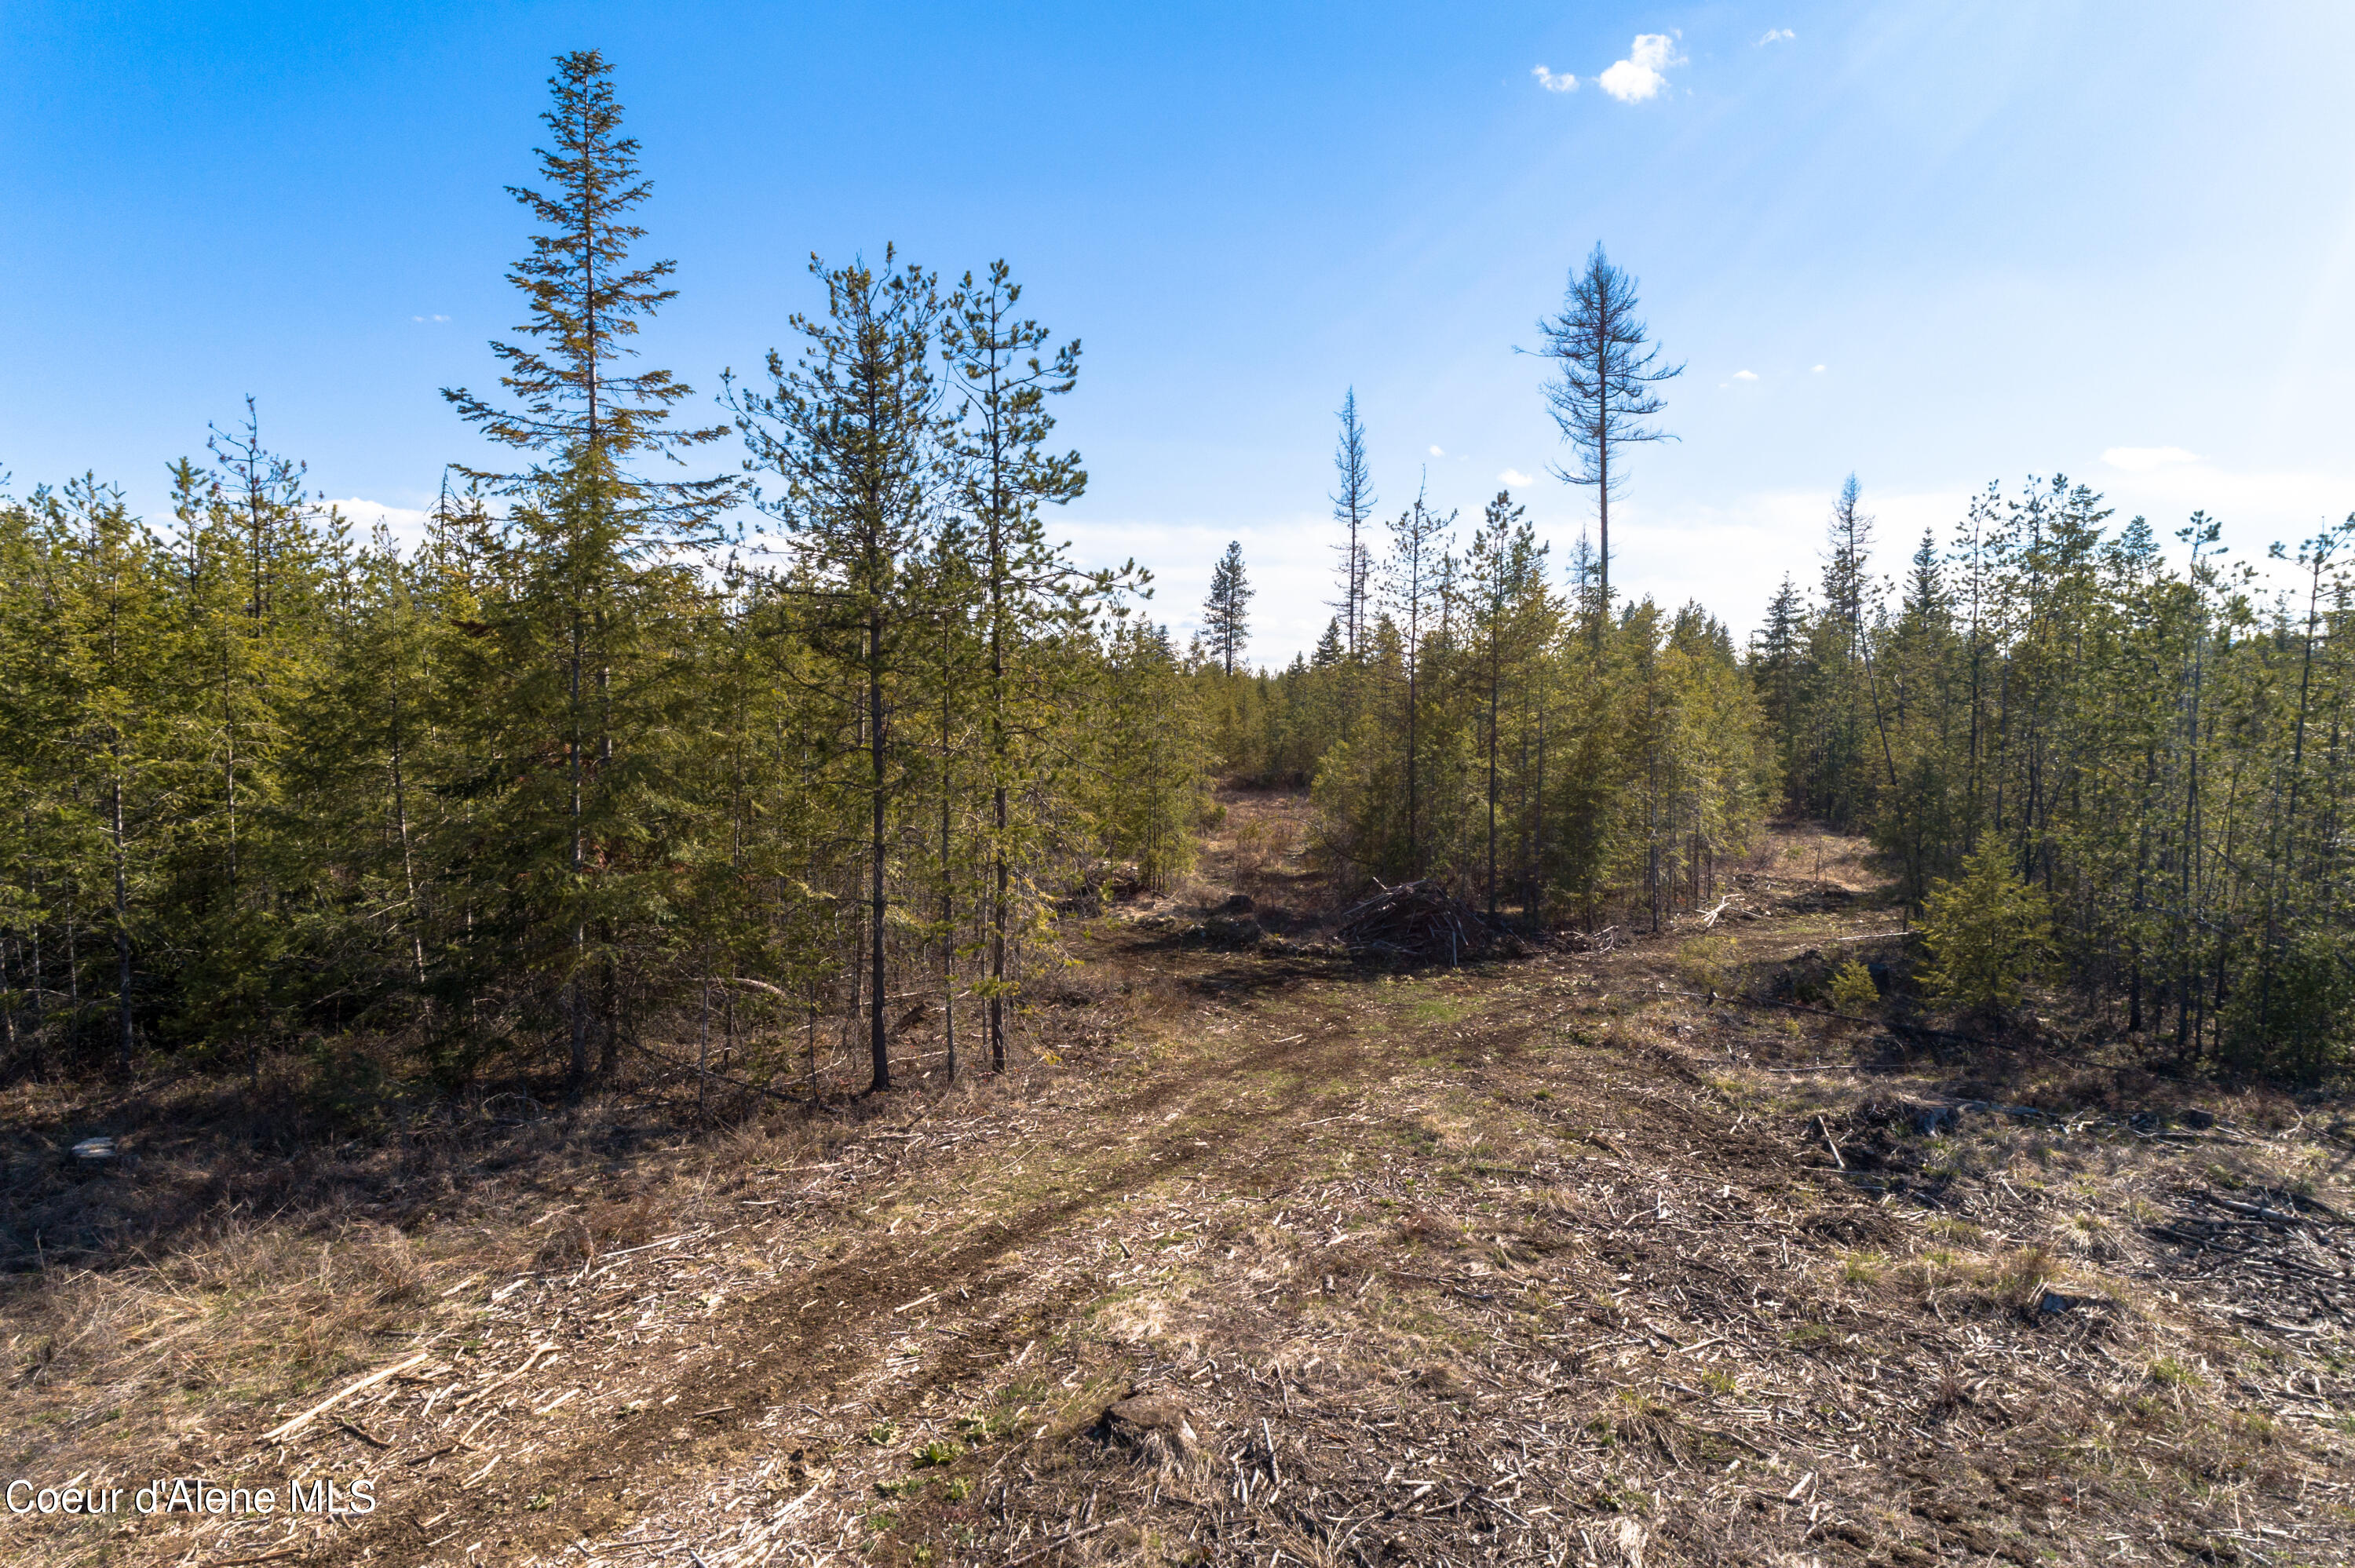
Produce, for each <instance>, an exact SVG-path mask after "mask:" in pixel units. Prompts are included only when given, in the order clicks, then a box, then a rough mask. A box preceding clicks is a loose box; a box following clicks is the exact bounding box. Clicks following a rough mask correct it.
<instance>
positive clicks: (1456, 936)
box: [1338, 882, 1496, 964]
mask: <svg viewBox="0 0 2355 1568" xmlns="http://www.w3.org/2000/svg"><path fill="white" fill-rule="evenodd" d="M1375 886H1376V887H1380V888H1381V891H1380V892H1379V893H1377V894H1375V895H1374V896H1372V897H1371V898H1369V899H1367V900H1366V901H1365V902H1363V903H1361V904H1359V906H1357V907H1355V908H1354V909H1351V910H1350V911H1349V912H1348V914H1346V915H1343V916H1341V919H1340V923H1339V927H1338V934H1339V936H1340V938H1341V940H1342V941H1343V942H1344V943H1345V944H1347V945H1348V948H1349V950H1350V951H1351V952H1353V953H1359V954H1372V953H1380V954H1383V955H1386V956H1388V957H1391V958H1398V959H1412V960H1415V961H1418V962H1438V963H1449V964H1456V963H1461V962H1463V961H1464V960H1465V959H1471V958H1477V957H1479V956H1480V955H1481V954H1483V953H1486V952H1487V950H1488V947H1489V944H1490V943H1492V942H1493V941H1494V940H1495V939H1496V936H1495V933H1494V932H1492V931H1490V930H1489V929H1488V923H1487V921H1486V920H1484V919H1482V918H1481V916H1480V912H1479V911H1478V910H1476V909H1475V908H1473V907H1472V906H1470V905H1469V904H1466V903H1465V902H1464V901H1463V900H1462V899H1460V898H1457V897H1455V896H1454V895H1451V894H1450V893H1449V892H1448V891H1447V890H1446V889H1445V888H1444V887H1442V886H1440V885H1438V884H1437V883H1435V882H1401V883H1400V884H1399V885H1397V886H1396V887H1382V886H1381V884H1380V883H1376V884H1375Z"/></svg>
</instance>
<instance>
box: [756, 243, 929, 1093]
mask: <svg viewBox="0 0 2355 1568" xmlns="http://www.w3.org/2000/svg"><path fill="white" fill-rule="evenodd" d="M896 259H897V258H896V254H895V253H894V251H893V250H892V249H890V248H889V247H887V248H886V249H885V250H884V254H883V263H884V265H883V270H874V269H870V268H869V267H868V266H867V265H866V263H864V262H863V261H853V262H851V263H850V264H848V265H847V266H843V267H835V268H828V267H826V266H825V265H824V264H823V263H821V262H819V261H816V260H812V262H811V263H810V267H811V270H812V271H813V272H815V274H816V275H817V276H818V277H819V279H820V280H821V281H823V282H824V283H825V285H826V315H825V316H824V317H823V318H816V317H808V316H803V315H800V314H798V313H797V314H795V315H794V318H793V324H794V328H795V329H796V330H797V331H798V332H800V334H802V336H803V339H804V344H803V347H802V350H801V353H800V355H799V357H798V358H797V359H796V360H795V361H794V364H792V365H791V366H788V365H787V364H786V363H785V360H784V357H783V355H782V354H780V353H779V352H778V351H776V350H774V349H772V350H770V352H769V356H768V371H769V377H770V381H771V384H772V387H771V390H770V391H768V392H765V393H762V392H753V391H751V390H749V389H748V390H744V391H741V392H739V391H737V390H735V389H734V388H732V387H731V389H730V393H729V395H728V402H729V406H730V408H733V409H734V410H735V411H736V413H737V416H738V424H739V426H740V428H741V429H742V430H743V432H744V438H745V441H746V444H747V446H748V448H749V449H750V450H751V454H752V461H754V462H756V463H757V464H759V465H760V466H761V467H762V468H763V469H765V470H767V471H770V472H773V473H774V474H775V475H776V476H777V477H778V478H779V479H781V480H782V481H783V489H782V490H781V491H780V492H779V493H776V494H773V495H769V496H764V497H763V498H762V507H763V509H764V510H766V511H767V512H768V513H769V514H770V515H772V516H773V517H774V518H776V519H777V520H778V521H779V522H780V523H782V524H783V525H784V530H785V541H786V544H787V547H788V549H789V550H790V552H791V554H792V556H793V558H794V564H795V567H796V575H797V579H798V580H797V581H796V583H795V588H796V589H797V591H799V592H801V593H803V594H804V595H805V596H806V597H807V599H809V601H810V603H811V606H812V609H811V612H810V617H809V622H808V624H809V633H808V635H809V638H810V641H811V644H812V646H813V649H814V650H815V652H816V653H817V654H818V656H819V657H820V658H821V659H822V660H824V661H825V662H826V663H827V664H828V665H830V666H831V667H832V670H833V672H834V673H835V678H834V680H833V681H832V682H830V683H829V684H830V689H831V690H832V692H833V693H834V694H835V699H836V701H837V703H839V704H840V708H841V712H840V719H839V722H838V724H837V727H836V730H835V734H834V736H833V740H832V748H833V750H834V752H835V754H836V755H837V757H838V758H840V759H841V760H843V761H845V762H847V763H849V764H851V765H852V766H853V767H854V768H855V770H856V774H857V778H856V782H855V784H852V785H851V786H850V787H851V789H852V790H853V792H854V793H855V794H856V795H858V796H859V797H861V798H862V799H863V802H864V805H865V808H866V810H865V813H864V814H865V816H866V819H867V821H866V839H867V855H868V864H867V904H868V907H867V913H866V919H867V931H866V945H867V954H866V962H867V968H868V974H867V1036H868V1053H869V1059H870V1063H871V1065H872V1070H873V1084H874V1087H875V1088H876V1089H877V1090H883V1089H888V1088H890V1086H891V1064H890V1038H889V1032H888V1028H887V1025H886V1021H885V1016H884V1014H885V994H886V989H887V988H886V974H885V967H884V966H885V950H884V949H885V937H886V928H887V925H888V922H889V919H890V887H891V871H892V867H891V861H890V851H891V847H892V842H893V841H892V836H891V833H890V818H891V813H892V810H893V808H894V807H895V806H896V805H897V804H898V802H899V800H900V798H901V797H902V796H903V795H904V794H905V793H906V791H907V788H908V783H909V777H908V772H907V761H906V758H904V757H903V756H902V752H903V750H904V748H905V745H906V742H905V741H904V740H903V738H902V736H901V734H900V724H899V709H900V701H899V699H900V696H901V692H900V686H901V685H902V683H903V680H904V678H905V677H906V675H907V673H908V672H909V671H910V669H911V667H912V666H914V665H915V664H916V662H918V661H920V660H921V659H922V647H921V644H920V641H919V638H920V636H921V632H922V628H923V627H924V625H925V624H926V622H927V621H928V620H932V619H933V617H934V615H935V613H936V609H937V607H935V606H933V605H932V604H929V603H927V602H926V600H925V599H924V597H923V594H922V589H923V588H924V587H925V583H924V578H923V575H922V572H921V571H920V570H919V565H920V562H921V559H922V555H923V553H924V552H925V551H926V549H927V548H928V547H929V546H930V544H931V540H932V529H933V527H934V525H935V522H936V518H935V511H934V509H935V506H936V504H937V503H938V500H939V492H940V490H941V488H942V485H943V477H944V473H943V458H944V450H945V446H946V443H947V440H948V439H949V430H948V427H947V423H946V419H945V418H944V416H943V411H942V408H941V401H942V395H941V388H940V385H939V383H938V381H937V380H936V379H935V377H934V376H933V374H932V354H933V351H934V348H935V347H936V345H937V344H936V334H937V332H938V329H939V325H940V318H941V313H942V309H943V302H942V300H941V297H940V293H939V291H938V289H937V287H936V286H935V280H934V278H933V276H932V274H931V273H929V272H926V271H924V270H922V269H921V268H918V267H915V266H913V265H911V266H907V267H903V268H899V269H897V270H893V263H894V261H895V260H896Z"/></svg>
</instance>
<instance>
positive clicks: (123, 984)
mask: <svg viewBox="0 0 2355 1568" xmlns="http://www.w3.org/2000/svg"><path fill="white" fill-rule="evenodd" d="M119 767H120V765H119V764H118V771H117V772H116V774H115V776H114V790H113V796H114V800H113V805H114V811H113V817H114V823H113V826H114V965H115V969H114V996H115V1045H116V1050H117V1053H118V1054H119V1057H120V1065H121V1066H122V1069H123V1076H124V1077H126V1078H127V1077H129V1076H130V1075H131V888H130V875H129V869H128V865H127V862H128V861H129V858H130V855H129V851H128V847H127V845H126V844H125V842H124V839H123V775H122V773H121V772H120V771H119Z"/></svg>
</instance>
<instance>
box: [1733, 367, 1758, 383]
mask: <svg viewBox="0 0 2355 1568" xmlns="http://www.w3.org/2000/svg"><path fill="white" fill-rule="evenodd" d="M1733 378H1734V379H1735V380H1736V381H1755V380H1757V379H1758V372H1756V371H1754V370H1737V371H1735V372H1734V373H1733Z"/></svg>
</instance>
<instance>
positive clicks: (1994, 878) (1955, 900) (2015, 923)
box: [1921, 843, 2052, 1013]
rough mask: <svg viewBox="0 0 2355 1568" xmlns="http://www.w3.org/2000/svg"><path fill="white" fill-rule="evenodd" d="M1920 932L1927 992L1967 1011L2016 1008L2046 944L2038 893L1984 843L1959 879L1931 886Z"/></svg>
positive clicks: (2046, 920) (2045, 918)
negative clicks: (1924, 950)
mask: <svg viewBox="0 0 2355 1568" xmlns="http://www.w3.org/2000/svg"><path fill="white" fill-rule="evenodd" d="M1921 927H1922V940H1923V944H1924V945H1925V946H1927V947H1928V948H1929V949H1930V964H1929V967H1928V968H1927V969H1924V970H1923V976H1922V978H1923V983H1924V985H1925V986H1926V987H1927V988H1928V990H1929V992H1930V995H1931V996H1932V997H1933V998H1934V1000H1936V1001H1943V1002H1946V1003H1948V1004H1950V1005H1952V1006H1955V1007H1958V1008H1960V1009H1962V1010H1964V1011H1965V1012H1998V1013H1999V1012H2009V1010H2010V1009H2012V1008H2015V1007H2017V1006H2019V1003H2020V1001H2021V999H2022V998H2023V997H2025V996H2026V994H2027V988H2028V986H2029V984H2030V982H2031V981H2033V980H2036V979H2038V978H2039V977H2040V976H2041V974H2042V973H2043V972H2044V967H2045V963H2046V960H2047V959H2048V957H2049V955H2050V953H2051V947H2052V917H2051V910H2050V909H2049V908H2048V907H2047V906H2046V905H2045V902H2044V895H2042V894H2041V893H2039V892H2037V891H2036V889H2034V888H2032V887H2030V886H2029V885H2028V884H2026V883H2025V882H2022V881H2021V880H2020V879H2019V877H2018V876H2017V875H2016V874H2013V872H2012V869H2011V863H2010V858H2009V855H2008V854H2006V853H2005V852H2004V850H2003V849H2002V848H2001V847H2000V846H1999V845H1996V844H1992V843H1989V844H1986V845H1983V846H1982V847H1981V848H1980V849H1979V851H1978V852H1977V853H1976V854H1973V855H1972V856H1971V857H1970V858H1969V859H1968V860H1966V861H1965V862H1964V863H1963V878H1962V880H1961V881H1960V882H1948V881H1946V880H1945V878H1943V877H1942V878H1940V879H1939V880H1938V881H1937V882H1936V883H1934V884H1933V885H1932V886H1931V888H1930V896H1929V897H1928V898H1927V899H1926V900H1925V901H1924V902H1923V907H1922V922H1921Z"/></svg>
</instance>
